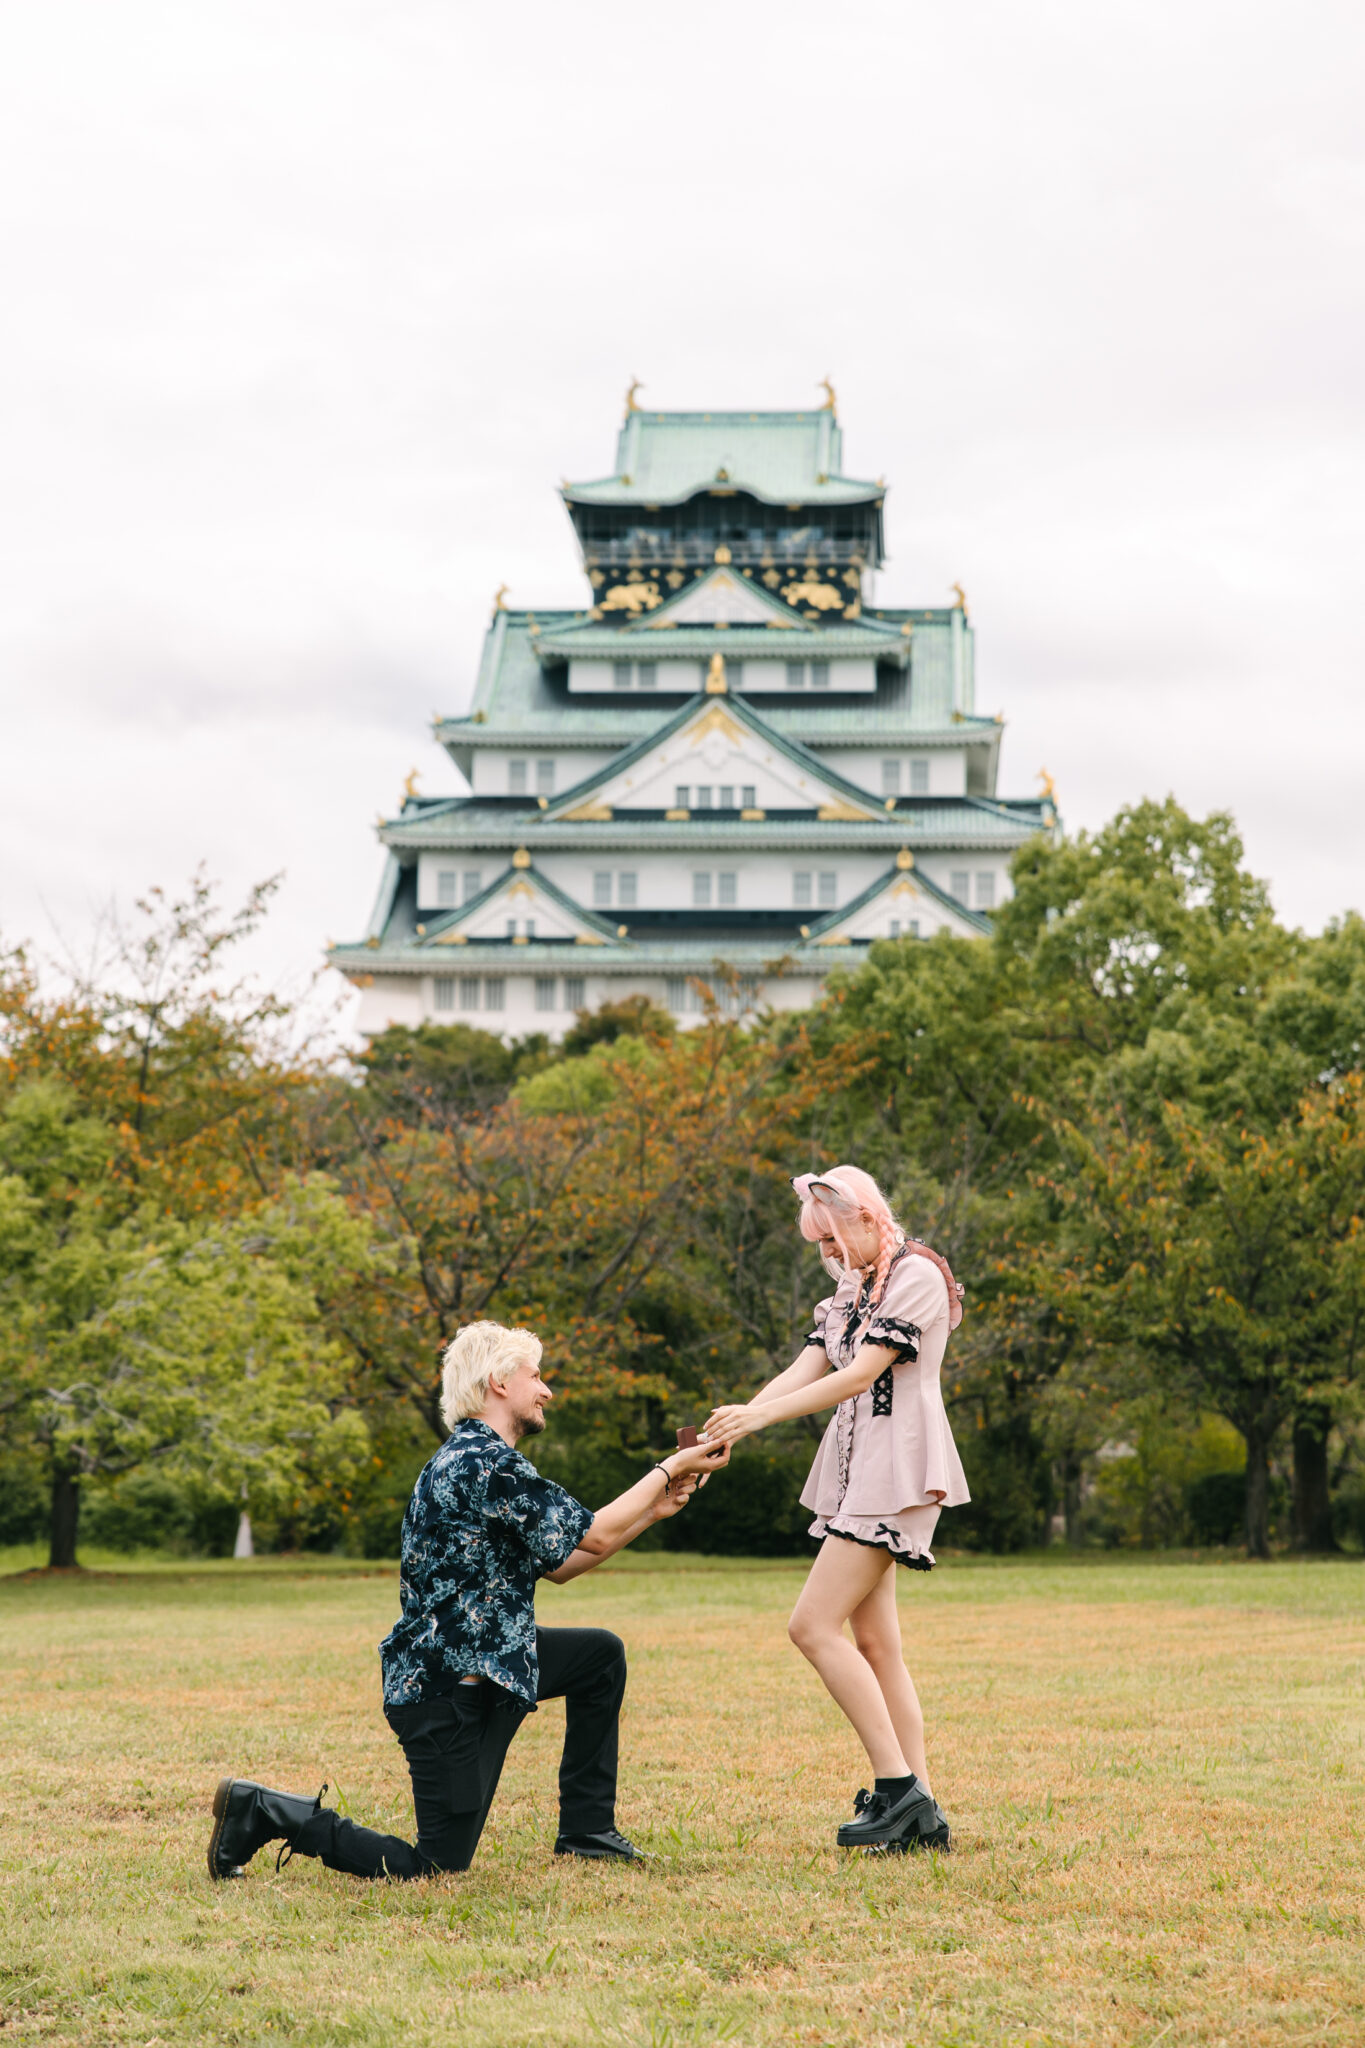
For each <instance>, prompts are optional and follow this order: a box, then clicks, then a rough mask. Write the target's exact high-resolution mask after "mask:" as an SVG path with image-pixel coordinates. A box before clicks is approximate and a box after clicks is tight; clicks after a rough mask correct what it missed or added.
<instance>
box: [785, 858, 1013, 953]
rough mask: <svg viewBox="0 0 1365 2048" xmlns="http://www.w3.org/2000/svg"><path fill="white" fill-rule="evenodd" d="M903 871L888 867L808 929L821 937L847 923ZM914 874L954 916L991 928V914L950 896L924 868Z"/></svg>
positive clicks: (920, 886)
mask: <svg viewBox="0 0 1365 2048" xmlns="http://www.w3.org/2000/svg"><path fill="white" fill-rule="evenodd" d="M900 874H901V869H900V868H895V867H892V868H888V869H887V870H886V873H885V874H883V875H878V877H877V879H876V881H875V882H869V883H868V885H867V887H866V888H865V889H864V890H863V891H862V894H861V895H858V896H855V897H853V898H852V900H851V901H850V902H848V903H845V904H844V905H843V907H842V909H840V910H831V911H829V912H827V914H826V915H825V916H824V917H822V918H821V919H820V921H819V922H818V924H813V925H810V926H809V927H808V929H809V932H810V935H811V937H812V938H813V939H818V938H819V937H820V935H821V934H822V933H823V932H832V931H833V930H834V929H835V927H836V925H841V924H847V922H848V920H849V919H850V918H851V917H856V916H857V914H858V912H859V911H860V910H865V909H866V908H867V906H868V904H869V903H875V902H876V900H877V898H878V897H879V896H880V895H882V894H883V893H884V892H885V891H886V890H887V889H889V888H890V887H891V885H892V883H893V882H895V881H896V880H897V878H898V877H899V875H900ZM914 876H915V886H916V888H918V889H923V891H924V893H925V895H926V896H929V897H932V899H933V900H934V902H935V903H939V904H941V905H942V906H943V908H944V909H945V910H951V911H952V912H953V914H954V916H956V917H960V918H961V919H962V920H963V922H964V923H966V924H968V925H970V926H971V927H972V929H973V931H978V932H983V933H984V932H989V930H990V929H991V921H990V919H989V918H988V917H984V916H983V915H982V913H981V912H980V911H979V910H969V909H968V908H967V906H966V904H965V903H959V902H958V900H957V898H956V896H950V895H949V894H948V891H947V890H946V889H940V887H939V885H938V883H937V882H935V881H933V880H931V878H930V877H929V876H928V875H926V874H925V872H924V870H923V869H922V868H916V869H915V870H914Z"/></svg>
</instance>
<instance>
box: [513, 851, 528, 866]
mask: <svg viewBox="0 0 1365 2048" xmlns="http://www.w3.org/2000/svg"><path fill="white" fill-rule="evenodd" d="M512 865H513V867H514V868H529V867H530V865H531V856H530V854H529V853H528V852H527V851H526V848H525V847H524V846H519V847H518V848H517V850H516V852H515V853H514V854H513V855H512Z"/></svg>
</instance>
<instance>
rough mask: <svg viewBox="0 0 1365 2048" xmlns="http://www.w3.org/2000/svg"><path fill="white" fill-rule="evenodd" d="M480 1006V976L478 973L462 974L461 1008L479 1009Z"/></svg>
mask: <svg viewBox="0 0 1365 2048" xmlns="http://www.w3.org/2000/svg"><path fill="white" fill-rule="evenodd" d="M478 1007H479V977H478V975H477V974H462V975H461V976H460V1008H461V1009H462V1010H477V1009H478Z"/></svg>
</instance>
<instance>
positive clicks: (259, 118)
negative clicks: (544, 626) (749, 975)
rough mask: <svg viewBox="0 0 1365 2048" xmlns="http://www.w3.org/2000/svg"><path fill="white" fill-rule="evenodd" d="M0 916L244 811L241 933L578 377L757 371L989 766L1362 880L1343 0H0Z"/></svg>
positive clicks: (361, 855) (536, 504) (475, 639)
mask: <svg viewBox="0 0 1365 2048" xmlns="http://www.w3.org/2000/svg"><path fill="white" fill-rule="evenodd" d="M0 23H3V45H4V46H3V48H2V49H0V255H2V257H3V273H2V274H3V277H4V283H5V297H6V306H7V310H6V315H5V319H4V322H3V325H0V446H3V450H4V455H3V462H2V463H0V546H2V547H3V578H2V580H0V664H2V667H0V680H2V682H3V690H4V700H5V703H4V709H5V719H4V727H3V736H4V742H3V769H2V770H0V775H2V777H3V779H2V781H0V859H2V860H3V872H2V873H0V931H3V933H4V935H5V936H6V937H7V938H10V939H15V938H19V937H24V936H32V937H35V938H37V939H38V940H39V941H40V942H49V941H50V939H51V932H52V927H53V925H54V923H55V924H56V925H57V926H59V927H60V928H61V929H62V930H63V931H64V932H66V933H67V934H68V935H70V936H71V937H72V938H74V939H77V940H79V938H80V936H81V934H82V932H83V931H84V930H85V929H86V928H87V927H88V925H89V922H90V919H91V916H92V912H93V910H94V908H95V907H96V906H97V905H98V904H99V903H100V902H101V901H102V900H104V899H106V898H107V897H108V896H109V895H110V893H111V892H113V893H117V894H118V895H119V896H120V897H121V898H123V899H124V900H125V901H126V900H127V899H129V898H131V896H132V895H134V894H135V893H136V892H137V891H138V890H139V889H141V888H142V887H144V886H145V885H146V884H148V883H150V882H154V881H160V882H163V883H166V884H168V885H169V884H172V883H174V882H176V881H178V880H181V879H183V878H184V877H185V876H187V875H188V874H189V872H190V871H191V870H192V869H193V868H194V866H195V865H196V864H197V863H198V862H200V861H203V862H205V863H206V864H207V866H208V868H209V870H210V871H211V872H212V873H213V874H214V875H216V876H218V877H220V878H221V879H222V881H223V883H224V884H225V886H226V888H227V889H228V891H229V892H230V893H232V894H234V895H236V894H240V892H241V891H243V890H244V889H245V887H246V886H247V885H248V884H249V883H250V882H252V881H253V880H256V879H258V878H260V877H262V876H264V875H268V874H271V873H274V872H275V871H277V870H281V869H283V870H284V871H285V872H286V875H287V885H286V888H285V890H284V892H283V894H282V896H281V898H280V901H279V906H278V908H277V910H276V912H275V915H274V918H273V922H272V930H271V933H270V935H269V937H268V940H267V941H266V943H265V946H264V948H263V950H262V952H261V954H260V959H261V961H262V963H263V965H264V966H265V967H266V969H267V971H268V972H270V973H271V974H272V975H274V976H275V977H276V978H277V979H280V980H282V981H283V980H288V981H289V982H291V983H295V984H296V983H297V982H299V981H301V980H302V979H304V978H305V977H306V976H307V974H308V973H309V972H310V971H311V970H312V968H313V966H314V965H315V963H316V961H317V957H318V954H319V951H320V948H321V946H322V944H323V942H324V940H325V939H326V938H328V937H329V936H330V937H336V938H343V937H347V938H349V937H355V936H357V935H358V934H359V932H360V931H361V930H362V928H363V925H364V921H365V918H366V915H367V913H368V910H369V906H370V901H371V898H372V896H373V893H374V889H375V886H376V883H377V879H378V874H379V866H380V856H379V853H378V850H377V847H376V844H375V841H374V837H373V832H372V825H373V821H374V818H375V815H376V813H377V812H378V811H379V810H381V809H391V808H392V807H393V806H394V804H395V802H396V800H397V798H398V795H399V791H400V786H401V782H402V778H403V776H404V775H405V773H406V772H407V770H408V769H409V768H411V767H413V766H416V767H417V768H418V770H419V772H420V775H421V778H422V787H423V789H424V790H427V791H433V790H441V789H444V788H451V787H454V786H455V776H454V771H453V769H451V768H450V767H449V765H448V764H447V763H446V762H445V759H444V756H443V755H441V754H439V753H438V752H437V750H436V749H435V747H434V746H433V745H432V743H431V740H430V737H429V732H428V721H429V718H430V716H431V714H432V712H434V711H437V710H439V711H457V710H460V709H462V708H463V707H464V706H465V704H466V703H467V701H468V696H469V691H470V688H471V684H472V680H473V677H474V673H475V669H476V665H477V661H478V656H479V648H480V642H481V638H482V634H483V630H484V625H485V622H486V619H487V616H488V612H489V606H490V600H491V597H492V594H493V592H494V590H495V589H496V587H497V586H498V584H499V583H502V582H506V583H507V584H508V585H510V592H511V595H510V601H511V602H512V603H514V604H527V605H533V606H536V605H544V606H547V607H548V606H552V605H555V604H569V605H574V604H577V603H579V602H581V601H582V598H583V595H584V590H585V585H584V584H583V583H582V581H581V576H580V571H579V569H578V566H577V561H576V556H575V551H574V548H573V544H572V535H571V531H570V528H569V525H568V522H567V520H566V519H565V517H564V515H563V512H562V510H561V508H560V506H559V503H558V500H557V498H556V495H555V485H556V483H557V480H558V479H559V478H560V477H561V476H569V477H585V476H598V475H601V474H602V473H603V472H604V471H607V470H609V469H610V468H611V466H612V459H613V452H614V446H615V434H616V430H617V427H618V424H619V421H620V416H621V410H622V395H623V393H624V390H625V387H626V383H627V380H628V379H629V378H630V377H631V376H632V375H633V376H638V377H640V378H642V379H643V380H644V385H645V390H644V394H643V402H645V403H647V404H649V405H654V406H658V407H660V408H666V407H681V408H685V407H697V408H702V409H705V408H710V407H714V408H717V409H720V408H724V407H729V406H737V407H744V408H746V409H748V408H751V407H765V406H766V407H801V406H806V405H810V404H813V403H818V402H819V399H820V396H821V394H820V393H819V392H818V391H817V389H816V383H817V380H818V379H819V378H820V377H822V376H824V375H825V374H826V373H829V374H830V375H832V376H833V378H834V381H835V384H836V387H837V390H838V397H839V415H840V419H841V421H842V423H843V426H844V431H845V456H846V463H847V467H848V468H849V469H850V470H851V471H852V473H853V474H855V475H872V476H880V475H883V474H884V475H886V476H887V478H888V479H889V481H890V484H891V486H892V488H891V492H890V495H889V498H888V525H889V547H890V561H889V564H888V566H887V568H886V570H885V571H884V572H883V575H882V578H881V580H880V584H879V594H880V595H881V597H882V598H883V599H884V601H886V602H888V603H912V604H941V603H945V602H948V601H950V598H949V585H950V584H951V583H952V582H953V581H954V580H955V579H960V580H961V581H962V583H963V584H964V585H965V587H966V590H967V594H968V598H969V601H970V605H971V613H972V618H973V622H974V624H975V626H976V628H977V675H978V708H979V709H981V710H984V711H987V712H993V711H995V710H997V709H999V710H1002V711H1003V712H1004V714H1005V717H1006V719H1007V721H1008V727H1007V734H1006V740H1005V748H1004V757H1003V771H1002V782H1001V789H1002V793H1003V794H1006V795H1026V794H1031V793H1033V792H1034V791H1035V790H1036V788H1037V771H1038V769H1039V768H1040V767H1042V766H1046V767H1047V768H1049V769H1050V770H1051V771H1052V773H1053V774H1054V775H1055V777H1056V779H1057V783H1058V786H1059V791H1060V796H1061V802H1062V809H1063V813H1064V816H1065V819H1066V822H1067V824H1068V825H1069V826H1072V827H1075V826H1081V825H1087V826H1093V825H1097V824H1099V823H1101V822H1102V821H1103V820H1104V819H1105V818H1106V817H1107V816H1109V815H1110V814H1111V813H1112V812H1113V811H1114V810H1115V809H1116V808H1117V806H1118V805H1120V804H1122V803H1124V802H1127V801H1130V800H1132V799H1135V798H1139V797H1142V796H1144V795H1152V796H1164V795H1165V794H1166V793H1167V792H1168V791H1170V792H1174V794H1175V795H1176V796H1177V797H1178V798H1179V799H1180V801H1181V802H1182V803H1184V804H1186V805H1188V806H1189V807H1190V808H1191V809H1193V810H1195V811H1198V812H1203V811H1206V810H1208V809H1211V808H1214V807H1227V808H1229V809H1231V810H1232V811H1233V812H1234V813H1235V815H1236V817H1237V819H1238V820H1239V823H1240V825H1241V827H1242V830H1243V832H1244V835H1245V838H1246V842H1247V847H1248V852H1249V856H1250V859H1251V862H1252V865H1253V866H1254V868H1255V869H1256V870H1257V871H1258V872H1259V873H1261V874H1263V875H1265V876H1266V877H1268V879H1269V880H1270V882H1271V885H1272V888H1273V891H1274V896H1275V901H1276V904H1277V906H1278V908H1279V910H1280V912H1281V914H1282V915H1283V916H1284V917H1286V918H1288V919H1290V920H1292V921H1293V922H1296V923H1302V924H1304V925H1307V926H1309V927H1313V928H1317V927H1319V926H1321V924H1322V923H1323V922H1324V921H1325V920H1326V919H1327V918H1329V917H1331V916H1332V915H1334V914H1336V913H1338V912H1339V911H1341V910H1343V909H1345V908H1346V907H1348V906H1357V907H1359V906H1361V905H1362V903H1363V902H1365V880H1363V877H1362V863H1361V853H1362V824H1361V815H1362V807H1361V797H1360V783H1361V771H1362V752H1363V751H1365V748H1363V745H1362V741H1363V738H1365V723H1363V721H1362V717H1361V709H1360V693H1361V679H1362V657H1363V655H1365V629H1363V628H1362V608H1361V601H1360V582H1361V574H1360V571H1361V562H1362V556H1365V490H1363V486H1365V460H1363V459H1362V385H1363V382H1365V333H1363V332H1362V328H1363V327H1365V322H1363V321H1362V263H1363V262H1365V142H1363V141H1362V123H1361V111H1360V109H1361V101H1362V95H1361V90H1360V77H1361V64H1362V58H1363V57H1365V16H1363V15H1362V12H1361V9H1360V8H1359V6H1358V5H1347V4H1314V0H1295V4H1294V5H1292V6H1291V5H1288V4H1280V5H1267V4H1264V0H1262V4H1259V5H1258V4H1256V0H1250V4H1248V0H1237V4H1235V5H1234V4H1211V0H1179V4H1176V0H1142V4H1140V5H1123V4H1103V5H1100V6H1096V5H1095V4H1094V0H1051V4H1049V0H1034V4H1032V5H1030V6H1027V7H1020V6H1019V5H1017V4H994V0H942V4H937V5H932V6H928V5H923V4H916V0H908V4H907V0H895V4H891V5H885V4H864V5H863V6H861V7H858V8H846V9H842V10H841V9H831V8H830V7H829V6H828V5H820V6H815V5H811V4H808V0H783V4H782V5H780V6H778V5H766V4H765V5H745V4H743V0H739V4H732V5H715V4H711V0H701V4H695V0H694V4H691V5H689V6H687V7H685V8H672V9H666V10H651V9H644V8H640V7H639V6H634V5H623V4H600V5H594V4H588V5H586V6H579V7H566V6H564V5H562V4H544V0H535V4H531V5H522V6H520V7H502V8H489V7H486V6H479V7H475V6H473V5H467V4H466V5H459V4H452V0H432V4H422V0H375V4H362V0H325V4H324V0H269V4H253V0H189V4H187V0H166V4H152V0H120V4H119V5H117V6H111V5H110V4H109V0H42V4H41V5H37V6H35V5H33V4H25V0H8V4H3V5H0Z"/></svg>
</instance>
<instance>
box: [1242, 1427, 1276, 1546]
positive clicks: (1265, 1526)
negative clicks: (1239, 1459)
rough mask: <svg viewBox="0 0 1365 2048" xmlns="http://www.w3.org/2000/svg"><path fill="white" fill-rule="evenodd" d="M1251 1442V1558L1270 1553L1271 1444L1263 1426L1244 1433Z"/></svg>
mask: <svg viewBox="0 0 1365 2048" xmlns="http://www.w3.org/2000/svg"><path fill="white" fill-rule="evenodd" d="M1243 1434H1244V1435H1245V1437H1246V1443H1247V1519H1246V1540H1247V1556H1248V1557H1264V1558H1268V1557H1269V1556H1270V1456H1269V1453H1270V1443H1269V1440H1268V1438H1267V1437H1266V1435H1265V1433H1264V1431H1263V1430H1261V1429H1260V1428H1259V1427H1255V1428H1251V1429H1247V1430H1245V1431H1244V1432H1243Z"/></svg>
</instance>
